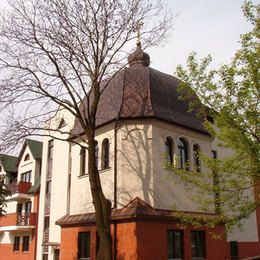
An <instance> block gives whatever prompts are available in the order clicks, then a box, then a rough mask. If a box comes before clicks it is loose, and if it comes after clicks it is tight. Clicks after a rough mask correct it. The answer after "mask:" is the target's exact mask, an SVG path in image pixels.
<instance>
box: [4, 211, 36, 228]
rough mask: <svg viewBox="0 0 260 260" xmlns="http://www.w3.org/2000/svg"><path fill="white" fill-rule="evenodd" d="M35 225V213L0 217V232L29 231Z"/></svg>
mask: <svg viewBox="0 0 260 260" xmlns="http://www.w3.org/2000/svg"><path fill="white" fill-rule="evenodd" d="M35 225H36V213H30V214H18V213H11V214H6V215H4V216H1V217H0V232H3V231H18V230H19V231H23V230H31V229H34V228H35Z"/></svg>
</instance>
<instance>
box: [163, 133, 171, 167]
mask: <svg viewBox="0 0 260 260" xmlns="http://www.w3.org/2000/svg"><path fill="white" fill-rule="evenodd" d="M164 144H165V154H166V160H167V164H173V140H172V138H171V137H169V136H168V137H166V140H165V143H164Z"/></svg>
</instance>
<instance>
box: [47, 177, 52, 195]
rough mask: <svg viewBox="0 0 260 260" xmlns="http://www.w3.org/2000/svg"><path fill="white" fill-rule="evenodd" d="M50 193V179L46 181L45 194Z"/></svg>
mask: <svg viewBox="0 0 260 260" xmlns="http://www.w3.org/2000/svg"><path fill="white" fill-rule="evenodd" d="M50 193H51V180H48V181H46V194H50Z"/></svg>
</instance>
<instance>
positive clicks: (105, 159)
mask: <svg viewBox="0 0 260 260" xmlns="http://www.w3.org/2000/svg"><path fill="white" fill-rule="evenodd" d="M109 146H110V145H109V140H108V139H107V138H105V139H104V140H103V142H102V151H101V152H102V154H101V169H108V168H109V156H110V147H109Z"/></svg>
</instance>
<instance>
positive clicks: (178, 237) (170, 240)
mask: <svg viewBox="0 0 260 260" xmlns="http://www.w3.org/2000/svg"><path fill="white" fill-rule="evenodd" d="M167 248H168V259H169V260H170V259H171V260H173V259H183V231H181V230H168V232H167Z"/></svg>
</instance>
